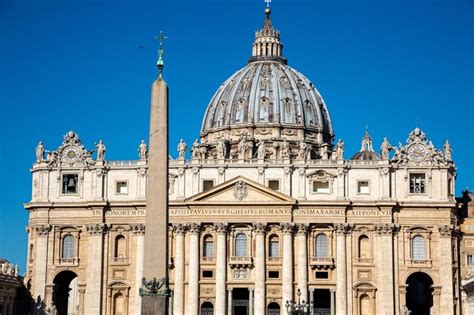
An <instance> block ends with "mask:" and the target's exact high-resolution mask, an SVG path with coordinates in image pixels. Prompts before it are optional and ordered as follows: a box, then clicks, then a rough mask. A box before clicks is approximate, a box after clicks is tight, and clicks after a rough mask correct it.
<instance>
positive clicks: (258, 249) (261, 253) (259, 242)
mask: <svg viewBox="0 0 474 315" xmlns="http://www.w3.org/2000/svg"><path fill="white" fill-rule="evenodd" d="M253 228H254V232H255V314H265V248H266V246H265V230H266V228H267V226H266V224H263V223H257V224H254V227H253Z"/></svg>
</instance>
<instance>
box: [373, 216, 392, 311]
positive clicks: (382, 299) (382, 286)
mask: <svg viewBox="0 0 474 315" xmlns="http://www.w3.org/2000/svg"><path fill="white" fill-rule="evenodd" d="M394 228H395V226H394V225H393V224H377V225H375V231H376V232H377V238H378V239H377V246H376V247H375V251H376V253H377V254H376V255H377V256H378V257H377V263H378V266H379V270H378V272H377V288H378V291H379V292H377V297H378V298H377V309H378V312H377V313H378V314H394V312H395V306H394V298H395V297H394V287H393V285H394V283H393V231H394Z"/></svg>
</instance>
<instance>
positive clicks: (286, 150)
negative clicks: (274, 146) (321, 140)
mask: <svg viewBox="0 0 474 315" xmlns="http://www.w3.org/2000/svg"><path fill="white" fill-rule="evenodd" d="M280 154H281V157H282V158H283V159H289V158H290V144H289V143H288V142H287V141H286V140H285V141H283V143H282V145H281V148H280Z"/></svg>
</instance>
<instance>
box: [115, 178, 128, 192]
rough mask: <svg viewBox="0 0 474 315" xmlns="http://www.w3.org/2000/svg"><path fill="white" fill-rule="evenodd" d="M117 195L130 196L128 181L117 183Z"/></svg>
mask: <svg viewBox="0 0 474 315" xmlns="http://www.w3.org/2000/svg"><path fill="white" fill-rule="evenodd" d="M115 193H116V194H119V195H126V194H128V182H126V181H120V182H117V184H116V187H115Z"/></svg>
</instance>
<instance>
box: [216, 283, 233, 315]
mask: <svg viewBox="0 0 474 315" xmlns="http://www.w3.org/2000/svg"><path fill="white" fill-rule="evenodd" d="M216 314H219V313H217V312H216ZM227 315H232V288H231V289H227Z"/></svg>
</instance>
